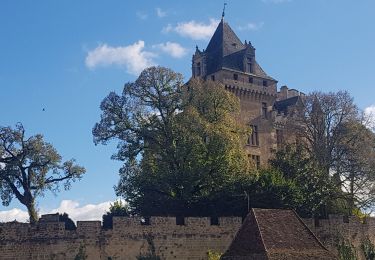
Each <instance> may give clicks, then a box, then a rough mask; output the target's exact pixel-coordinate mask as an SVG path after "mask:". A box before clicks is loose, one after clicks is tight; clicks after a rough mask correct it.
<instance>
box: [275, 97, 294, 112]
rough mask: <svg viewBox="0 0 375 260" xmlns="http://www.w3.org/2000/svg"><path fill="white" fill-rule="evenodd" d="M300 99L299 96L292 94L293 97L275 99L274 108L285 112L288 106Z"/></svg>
mask: <svg viewBox="0 0 375 260" xmlns="http://www.w3.org/2000/svg"><path fill="white" fill-rule="evenodd" d="M300 99H301V97H300V96H294V97H291V98H287V99H283V100H279V101H276V102H275V104H274V108H275V109H276V110H277V111H278V112H283V113H286V112H288V108H289V107H291V106H295V105H297V104H298V102H299V101H300Z"/></svg>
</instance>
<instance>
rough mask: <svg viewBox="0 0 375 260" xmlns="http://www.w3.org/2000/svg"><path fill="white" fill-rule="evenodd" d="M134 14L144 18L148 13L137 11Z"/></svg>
mask: <svg viewBox="0 0 375 260" xmlns="http://www.w3.org/2000/svg"><path fill="white" fill-rule="evenodd" d="M135 14H136V15H137V17H138V18H139V19H141V20H146V19H147V18H148V14H146V13H145V12H142V11H138V12H136V13H135Z"/></svg>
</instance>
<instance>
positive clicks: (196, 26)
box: [162, 19, 219, 40]
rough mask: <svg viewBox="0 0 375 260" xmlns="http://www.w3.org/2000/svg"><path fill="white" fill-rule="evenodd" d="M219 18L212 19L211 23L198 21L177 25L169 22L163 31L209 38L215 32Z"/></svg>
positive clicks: (191, 36)
mask: <svg viewBox="0 0 375 260" xmlns="http://www.w3.org/2000/svg"><path fill="white" fill-rule="evenodd" d="M218 23H219V20H216V19H210V21H209V23H201V22H196V21H194V20H193V21H189V22H181V23H178V24H177V25H176V26H172V25H171V24H168V25H167V26H166V27H164V28H163V30H162V32H164V33H168V32H172V31H173V32H176V33H178V34H179V35H181V36H183V37H188V38H191V39H193V40H205V39H209V38H210V37H211V36H212V35H213V34H214V32H215V29H216V27H217V25H218Z"/></svg>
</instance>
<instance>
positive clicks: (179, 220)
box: [176, 216, 185, 226]
mask: <svg viewBox="0 0 375 260" xmlns="http://www.w3.org/2000/svg"><path fill="white" fill-rule="evenodd" d="M176 225H177V226H184V225H185V218H184V217H182V216H177V217H176Z"/></svg>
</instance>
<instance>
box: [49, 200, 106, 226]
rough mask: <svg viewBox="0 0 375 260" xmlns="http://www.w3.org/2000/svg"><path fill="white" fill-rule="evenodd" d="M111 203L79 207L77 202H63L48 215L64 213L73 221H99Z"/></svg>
mask: <svg viewBox="0 0 375 260" xmlns="http://www.w3.org/2000/svg"><path fill="white" fill-rule="evenodd" d="M111 203H112V201H105V202H102V203H99V204H87V205H84V206H81V207H80V205H79V203H78V202H77V201H74V200H63V201H61V203H60V206H59V207H58V208H57V209H54V210H51V211H50V212H49V213H56V212H59V213H64V212H66V213H68V215H69V217H70V218H72V219H73V220H74V221H77V220H101V219H102V216H103V214H104V213H105V212H106V211H107V210H108V209H109V206H110V204H111Z"/></svg>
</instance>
